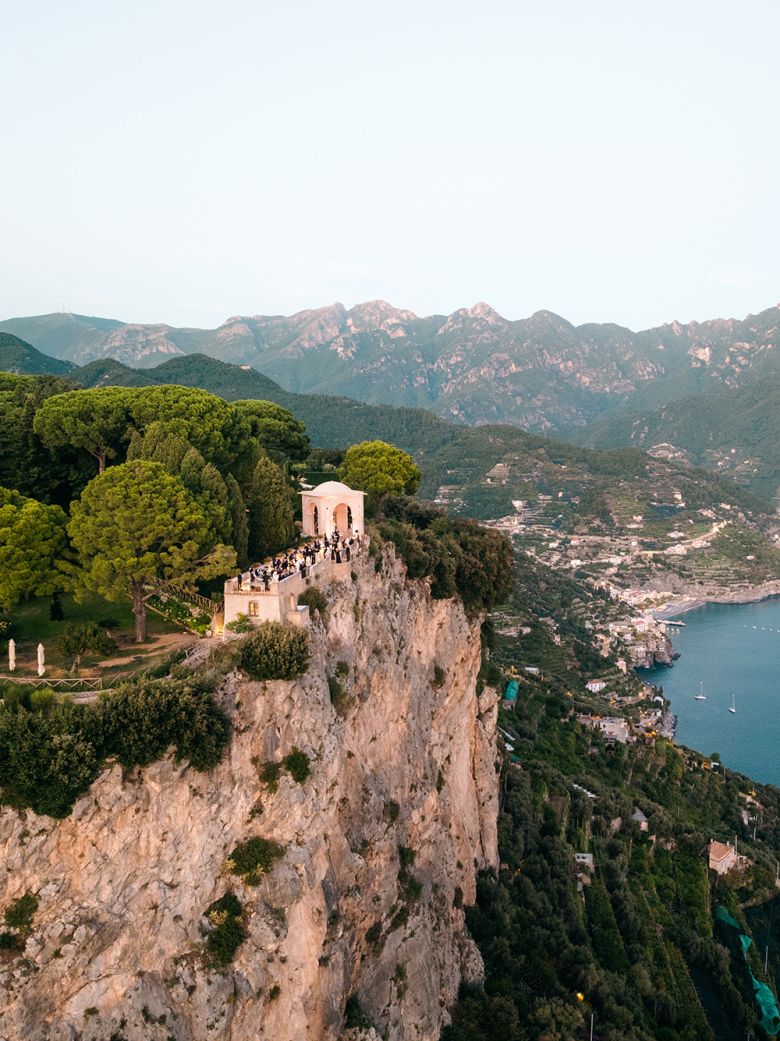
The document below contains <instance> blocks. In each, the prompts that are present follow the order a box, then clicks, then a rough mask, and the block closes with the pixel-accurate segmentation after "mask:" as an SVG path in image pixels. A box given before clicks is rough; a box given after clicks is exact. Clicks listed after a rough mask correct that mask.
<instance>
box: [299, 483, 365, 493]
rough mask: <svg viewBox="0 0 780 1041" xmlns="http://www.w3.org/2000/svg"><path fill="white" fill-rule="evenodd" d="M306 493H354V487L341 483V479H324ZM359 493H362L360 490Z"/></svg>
mask: <svg viewBox="0 0 780 1041" xmlns="http://www.w3.org/2000/svg"><path fill="white" fill-rule="evenodd" d="M306 494H307V495H350V494H351V495H354V489H352V488H350V487H348V486H347V485H346V484H342V483H341V481H325V482H324V484H318V485H317V487H316V488H312V489H311V491H309V492H307V493H306ZM359 494H361V495H362V494H363V493H362V492H360V493H359Z"/></svg>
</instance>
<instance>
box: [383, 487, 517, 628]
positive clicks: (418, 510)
mask: <svg viewBox="0 0 780 1041" xmlns="http://www.w3.org/2000/svg"><path fill="white" fill-rule="evenodd" d="M375 529H376V531H377V533H378V534H379V536H380V537H381V538H382V539H383V540H385V541H386V542H391V543H392V544H393V545H394V546H395V548H396V550H397V551H398V554H399V556H400V557H401V559H402V560H403V562H404V564H405V565H406V571H407V574H408V575H409V577H410V578H430V580H431V593H432V595H433V596H434V597H435V598H437V599H446V598H447V597H451V596H458V597H460V599H461V600H462V601H463V604H464V606H465V607H466V610H467V611H469V612H470V613H473V614H478V613H479V612H481V611H485V610H490V609H491V608H492V607H494V606H495V605H496V604H499V603H501V602H502V601H503V600H504V599H505V598H506V597H507V596H508V594H509V592H510V591H511V589H512V576H513V570H514V557H513V551H512V544H511V542H510V541H509V540H508V539H507V538H506V537H505V536H504V535H501V534H499V533H498V532H494V531H489V530H487V529H485V528H482V527H480V526H479V525H478V524H475V523H474V522H473V521H469V520H464V519H453V518H450V517H448V516H447V515H446V514H445V513H444V512H443V511H442V510H439V509H436V507H434V506H431V505H429V504H427V503H422V502H419V501H417V500H415V499H410V498H403V497H388V498H386V499H383V500H382V501H381V504H380V507H379V513H378V515H377V517H376V520H375ZM374 552H376V550H374Z"/></svg>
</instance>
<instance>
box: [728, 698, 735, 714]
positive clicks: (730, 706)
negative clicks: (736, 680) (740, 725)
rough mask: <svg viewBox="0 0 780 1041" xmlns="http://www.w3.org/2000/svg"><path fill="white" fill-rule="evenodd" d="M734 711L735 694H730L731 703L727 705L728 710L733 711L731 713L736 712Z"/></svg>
mask: <svg viewBox="0 0 780 1041" xmlns="http://www.w3.org/2000/svg"><path fill="white" fill-rule="evenodd" d="M736 711H737V704H736V701H735V695H734V694H732V695H731V704H730V705H729V712H733V713H735V714H736Z"/></svg>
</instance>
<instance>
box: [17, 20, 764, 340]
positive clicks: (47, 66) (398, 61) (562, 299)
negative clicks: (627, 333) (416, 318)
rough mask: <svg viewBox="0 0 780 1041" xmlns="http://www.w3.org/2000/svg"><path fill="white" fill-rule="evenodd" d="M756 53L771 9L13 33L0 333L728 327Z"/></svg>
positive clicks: (753, 275)
mask: <svg viewBox="0 0 780 1041" xmlns="http://www.w3.org/2000/svg"><path fill="white" fill-rule="evenodd" d="M778 30H780V8H778V7H777V6H776V5H775V4H773V3H770V2H769V0H757V2H756V3H755V4H753V5H751V7H750V8H748V9H742V10H736V9H734V8H733V7H732V6H731V5H726V4H716V5H714V6H713V5H712V4H705V3H704V2H702V0H692V2H690V3H688V4H686V5H684V7H683V9H681V8H680V6H679V5H676V4H672V3H671V2H670V0H662V2H660V3H658V4H656V5H654V6H653V8H652V9H647V10H639V9H637V8H633V7H627V6H626V5H624V4H621V3H618V2H617V0H597V2H596V3H595V4H593V5H589V6H588V7H587V8H583V7H582V6H581V5H579V4H576V3H574V2H573V0H564V2H563V3H561V4H559V5H557V6H555V7H554V8H547V9H544V10H542V9H539V8H538V5H531V4H528V3H522V2H521V3H519V4H510V3H509V2H508V0H501V2H499V0H487V2H486V3H485V4H483V5H481V6H480V9H479V11H476V10H474V9H472V7H471V5H468V4H464V3H454V4H453V3H447V4H445V3H442V2H440V0H431V2H429V3H426V4H424V5H419V4H412V3H410V2H409V0H400V2H399V3H397V4H396V5H394V6H393V7H392V9H390V8H388V9H370V8H369V9H367V8H366V7H365V5H359V4H357V3H356V2H355V0H342V2H338V3H336V4H333V5H330V6H329V7H327V8H324V7H322V6H321V5H317V4H313V3H311V2H308V3H307V2H304V3H302V4H298V5H296V7H295V9H294V10H293V9H284V10H283V9H279V8H276V7H272V6H271V5H269V4H262V3H261V4H257V3H251V2H249V0H227V2H226V3H225V4H223V5H220V7H219V9H218V10H217V9H215V8H214V7H213V5H211V4H208V3H206V2H205V0H192V2H186V3H185V2H184V0H169V2H167V3H165V4H163V5H159V4H153V3H151V2H150V0H140V2H139V3H137V4H135V5H132V7H127V8H125V7H119V6H118V5H105V4H99V3H97V2H96V0H74V2H73V3H71V4H68V5H61V4H57V3H55V2H54V0H31V2H30V3H29V4H26V5H24V6H23V7H22V5H15V6H14V7H12V8H11V9H6V10H5V11H4V12H3V13H2V14H0V54H1V55H2V62H0V84H2V87H3V91H2V97H3V98H4V99H5V101H4V105H3V116H4V120H3V122H4V128H5V131H6V134H5V140H6V143H7V158H6V161H5V162H4V167H3V172H2V174H1V175H0V178H1V180H0V183H1V184H2V186H3V190H4V191H3V194H4V200H5V203H6V205H5V207H4V215H3V225H2V234H3V243H4V246H5V248H4V250H3V254H2V266H0V272H1V273H2V279H1V280H0V317H3V318H11V317H21V316H27V315H33V314H44V313H53V312H57V311H60V310H62V309H63V308H65V309H66V310H67V311H69V312H72V313H77V314H83V315H92V316H101V317H110V318H118V319H120V320H122V321H127V322H133V323H158V322H159V323H165V324H170V325H176V326H192V327H206V328H214V327H216V326H218V325H220V324H221V323H222V322H223V321H224V320H225V319H226V318H227V317H228V316H230V315H233V314H243V315H254V314H291V313H294V312H297V311H301V310H307V309H314V308H317V307H322V306H326V305H327V304H328V303H331V302H334V301H337V300H338V301H342V302H343V303H344V304H345V306H347V307H350V306H354V304H355V303H357V302H365V301H368V300H374V299H384V300H388V301H390V302H391V303H393V305H394V306H396V307H400V308H408V309H409V310H412V311H414V312H415V313H416V314H419V315H427V314H449V313H451V312H452V311H454V310H456V309H457V308H459V307H469V306H472V305H473V304H474V303H476V302H477V301H482V300H484V301H485V302H487V303H489V304H490V305H491V306H492V307H494V308H495V309H496V310H497V311H498V312H499V313H500V314H502V315H503V316H504V317H506V318H509V319H518V318H523V317H526V316H528V315H530V314H532V313H534V312H535V311H538V310H550V311H553V312H555V313H556V314H559V315H561V316H562V317H564V318H566V319H567V320H569V321H571V322H572V323H574V324H575V325H580V324H583V323H585V322H615V323H618V324H620V325H624V326H627V327H628V328H630V329H633V330H640V329H643V328H648V327H651V326H655V325H660V324H662V323H664V322H671V321H673V320H679V321H682V322H687V321H690V320H697V321H704V320H707V319H711V318H716V317H718V318H726V317H734V318H742V317H744V316H745V315H747V314H755V313H757V312H759V311H762V310H764V309H766V308H767V307H772V306H775V305H776V304H777V301H778V299H780V258H779V254H780V199H778V193H777V190H776V183H775V182H776V170H777V169H778V167H779V166H780V142H778V139H777V135H776V134H774V132H773V129H772V128H773V126H774V123H775V121H776V107H777V100H778V96H779V95H780V90H779V89H778V88H780V69H779V68H778V65H777V62H776V59H775V55H774V49H775V44H774V41H775V40H776V38H777V32H778Z"/></svg>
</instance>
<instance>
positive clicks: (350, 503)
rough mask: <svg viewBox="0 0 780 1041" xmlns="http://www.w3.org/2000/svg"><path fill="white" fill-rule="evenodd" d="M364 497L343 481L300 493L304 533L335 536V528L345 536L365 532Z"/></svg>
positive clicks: (328, 483) (325, 484)
mask: <svg viewBox="0 0 780 1041" xmlns="http://www.w3.org/2000/svg"><path fill="white" fill-rule="evenodd" d="M364 498H365V496H364V493H363V492H360V491H356V490H355V489H353V488H349V487H348V486H347V485H346V484H342V483H341V481H325V483H324V484H319V485H317V487H316V488H310V489H307V490H306V491H304V492H301V499H302V503H301V516H302V519H303V534H304V535H310V536H312V535H332V534H333V530H334V528H338V529H339V532H340V533H341V534H342V535H345V536H346V535H354V534H355V532H358V531H359V532H361V533H362V532H363V531H364V527H363V516H364V514H363V500H364Z"/></svg>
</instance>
